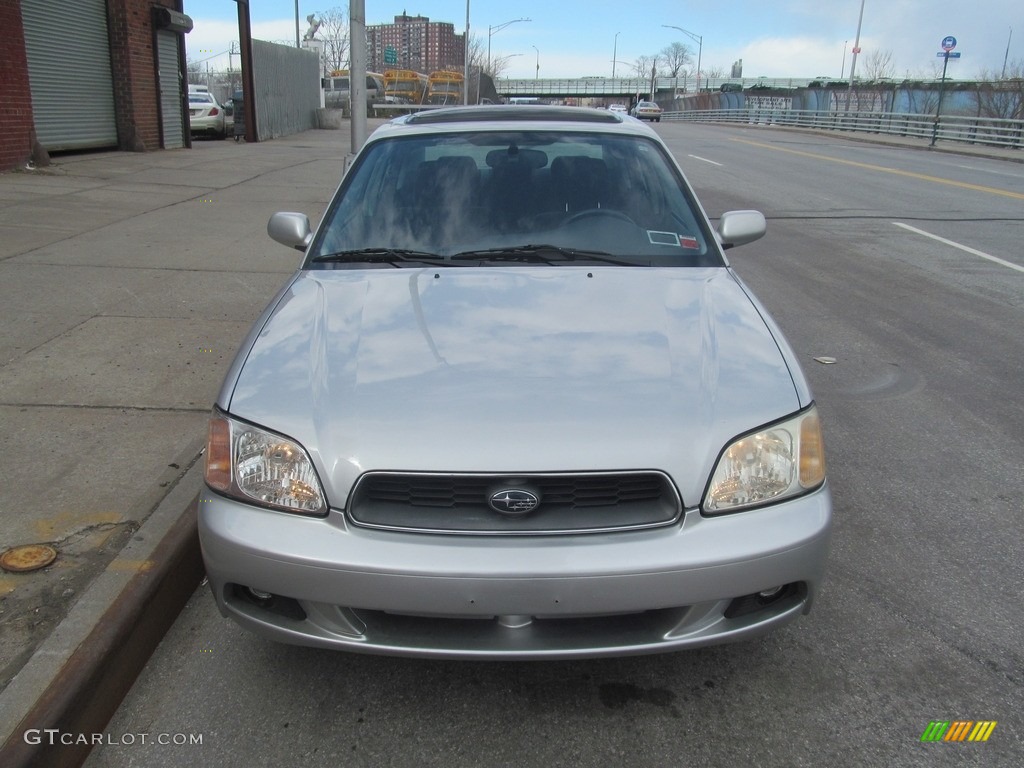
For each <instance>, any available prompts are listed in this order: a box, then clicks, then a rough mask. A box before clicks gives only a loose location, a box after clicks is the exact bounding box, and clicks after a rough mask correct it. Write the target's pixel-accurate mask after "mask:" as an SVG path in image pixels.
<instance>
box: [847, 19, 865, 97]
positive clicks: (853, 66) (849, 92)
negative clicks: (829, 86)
mask: <svg viewBox="0 0 1024 768" xmlns="http://www.w3.org/2000/svg"><path fill="white" fill-rule="evenodd" d="M863 23H864V0H860V16H859V17H858V18H857V37H856V39H854V41H853V55H852V56H851V57H850V85H849V87H848V88H847V89H846V111H847V112H849V111H850V96H851V95H852V94H853V78H854V76H855V74H856V72H857V54H858V53H860V28H861V25H862V24H863Z"/></svg>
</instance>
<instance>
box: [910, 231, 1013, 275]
mask: <svg viewBox="0 0 1024 768" xmlns="http://www.w3.org/2000/svg"><path fill="white" fill-rule="evenodd" d="M893 224H895V225H896V226H897V227H901V228H902V229H906V230H908V231H909V232H913V233H914V234H917V235H923V236H924V237H929V238H931V239H932V240H938V241H939V242H940V243H945V244H946V245H950V246H952V247H954V248H959V249H960V250H961V251H966V252H967V253H970V254H973V255H974V256H980V257H981V258H983V259H988V260H989V261H994V262H995V263H996V264H1002V265H1003V266H1004V267H1009V268H1010V269H1015V270H1017V271H1018V272H1024V267H1022V266H1021V265H1020V264H1014V263H1013V262H1011V261H1005V260H1004V259H1000V258H999V257H998V256H993V255H992V254H990V253H985V252H984V251H979V250H977V249H975V248H970V247H969V246H966V245H961V244H960V243H957V242H954V241H953V240H947V239H946V238H944V237H939V236H938V235H933V234H932V233H931V232H925V231H924V230H923V229H918V228H917V227H912V226H910V225H909V224H903V223H901V222H899V221H894V222H893Z"/></svg>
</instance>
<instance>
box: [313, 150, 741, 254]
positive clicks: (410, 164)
mask: <svg viewBox="0 0 1024 768" xmlns="http://www.w3.org/2000/svg"><path fill="white" fill-rule="evenodd" d="M701 222H702V216H701V215H700V214H699V212H698V209H697V206H696V203H695V201H694V199H693V197H692V194H691V193H690V191H689V189H688V188H687V187H686V185H685V182H684V181H683V179H682V178H681V177H680V175H679V173H678V171H677V170H676V168H675V166H674V165H673V164H672V163H671V161H670V160H669V158H668V157H667V156H666V154H665V152H664V150H663V149H662V147H661V146H660V145H659V144H658V143H657V142H655V141H652V140H650V139H647V138H645V137H642V136H622V135H613V134H606V133H598V132H590V133H585V132H580V133H565V132H553V131H550V132H544V133H541V132H538V131H504V132H500V133H499V132H481V131H476V132H473V133H465V134H452V133H437V134H432V135H427V136H417V137H408V138H395V139H387V140H384V141H378V142H375V143H373V144H372V145H371V146H369V147H367V149H366V151H365V152H364V153H363V155H362V156H361V158H360V161H359V163H358V164H357V165H356V166H354V167H353V168H352V169H351V170H350V171H349V173H348V175H347V176H346V178H345V181H344V183H343V185H342V188H341V190H340V191H339V194H338V195H337V197H336V198H335V200H334V201H333V203H332V205H331V207H330V209H329V210H328V211H327V213H326V214H325V217H324V223H323V225H322V226H321V228H320V231H319V233H318V235H317V240H316V241H315V242H314V243H313V244H312V245H311V247H310V249H309V250H308V251H307V260H306V264H307V266H309V265H311V264H313V263H314V262H317V261H318V260H319V262H320V263H322V264H330V267H325V268H333V267H336V266H337V265H338V264H339V263H340V264H343V263H344V261H345V259H344V254H347V253H352V254H357V253H364V254H365V253H367V252H369V251H382V250H383V251H398V252H404V253H409V252H412V253H416V254H419V255H421V256H422V255H424V254H426V255H433V256H440V257H445V258H447V259H449V260H452V259H451V257H460V255H462V257H463V258H464V257H465V256H466V255H468V254H475V255H478V256H480V254H484V255H483V256H480V258H481V259H482V260H484V261H492V260H498V259H499V258H500V257H501V254H500V252H501V250H502V249H520V253H519V255H518V256H517V258H521V257H522V250H521V249H524V248H526V247H533V248H535V247H537V246H545V247H549V248H557V249H562V250H563V251H565V250H571V251H573V252H576V253H577V254H578V253H580V252H585V253H589V254H594V255H595V258H596V255H598V254H600V255H603V256H610V257H614V260H611V261H610V262H609V263H629V264H638V265H656V266H719V265H721V264H722V263H723V262H722V260H721V257H720V255H719V252H718V251H717V249H714V248H709V246H708V243H709V239H710V237H711V234H710V233H709V232H708V231H707V230H706V227H705V225H704V224H702V223H701ZM339 255H340V256H341V257H340V258H339ZM545 259H547V260H548V261H546V262H545V263H553V260H552V259H551V255H550V254H549V253H546V254H545ZM353 260H355V259H353ZM564 261H565V260H564V259H561V260H559V262H558V263H564Z"/></svg>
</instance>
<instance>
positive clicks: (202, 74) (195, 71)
mask: <svg viewBox="0 0 1024 768" xmlns="http://www.w3.org/2000/svg"><path fill="white" fill-rule="evenodd" d="M185 68H186V69H187V70H188V82H189V85H206V84H207V82H206V81H207V77H206V68H205V67H204V66H203V62H201V61H192V60H191V59H190V60H189V62H188V63H187V64H186V65H185Z"/></svg>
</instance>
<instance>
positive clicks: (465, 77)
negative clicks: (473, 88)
mask: <svg viewBox="0 0 1024 768" xmlns="http://www.w3.org/2000/svg"><path fill="white" fill-rule="evenodd" d="M464 42H465V44H466V50H465V52H464V53H463V54H462V58H463V59H465V61H464V62H463V65H462V103H463V104H469V0H466V39H465V41H464Z"/></svg>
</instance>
